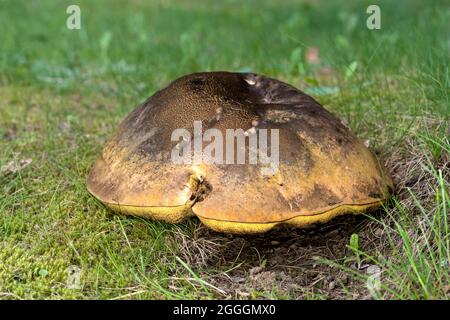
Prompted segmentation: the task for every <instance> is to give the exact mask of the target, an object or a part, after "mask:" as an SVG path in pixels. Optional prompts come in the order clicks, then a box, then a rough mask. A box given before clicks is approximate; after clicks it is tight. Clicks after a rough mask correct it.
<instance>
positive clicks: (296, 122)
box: [88, 72, 393, 233]
mask: <svg viewBox="0 0 450 320" xmlns="http://www.w3.org/2000/svg"><path fill="white" fill-rule="evenodd" d="M194 121H202V124H203V128H202V129H203V131H204V130H206V129H209V128H216V129H218V130H220V131H221V132H222V133H223V135H224V136H225V130H226V129H243V130H244V131H245V130H249V129H252V128H256V129H279V166H278V171H276V172H274V173H273V174H269V175H268V174H267V173H266V174H263V173H262V172H263V171H262V170H261V169H262V168H263V167H265V165H263V164H248V162H247V163H246V164H206V163H201V164H197V165H194V164H175V163H173V162H172V160H171V150H172V149H173V148H174V146H175V145H176V144H177V142H174V141H171V135H172V132H173V131H174V130H175V129H178V128H185V129H187V130H188V131H189V132H190V133H191V135H192V136H193V135H194V133H193V132H194V128H193V124H194ZM207 144H209V142H208V143H204V144H203V146H204V147H205V146H206V145H207ZM245 153H246V154H248V143H246V152H245ZM88 190H89V191H90V192H91V194H92V195H94V196H95V197H96V198H97V199H98V200H100V201H101V202H103V203H104V204H105V205H107V206H109V207H110V208H112V209H113V210H115V211H118V212H121V213H125V214H132V215H139V216H144V217H149V218H153V219H158V220H164V221H167V222H172V223H174V222H180V221H182V220H183V219H184V218H186V217H188V216H192V215H197V216H198V217H199V218H200V219H201V220H202V221H203V222H204V223H205V224H206V225H208V226H209V227H211V228H213V229H215V230H218V231H226V232H237V233H252V232H264V231H267V230H269V229H271V228H272V227H274V226H276V225H277V224H280V223H287V224H292V225H295V226H298V227H303V226H307V225H310V224H312V223H316V222H325V221H327V220H329V219H331V218H333V217H334V216H336V215H340V214H345V213H359V212H363V211H366V210H369V209H371V208H375V207H377V206H379V205H380V204H381V202H382V201H383V200H385V199H387V198H388V197H389V195H390V193H391V192H392V190H393V185H392V181H391V179H390V177H389V176H388V175H387V174H386V172H385V170H384V168H383V167H382V166H381V165H380V163H379V162H378V160H377V159H376V158H375V157H374V155H372V153H371V152H370V151H369V150H368V149H367V148H366V147H365V146H364V144H363V143H361V142H360V141H359V140H358V139H357V138H356V136H355V135H354V134H353V133H351V132H350V130H349V129H348V128H347V127H345V126H344V125H343V124H342V123H341V122H340V120H339V119H337V118H336V117H335V116H333V115H332V114H331V113H329V112H328V111H327V110H325V109H324V108H323V107H322V106H321V105H320V104H319V103H317V102H316V101H315V100H314V99H313V98H311V97H310V96H308V95H306V94H305V93H303V92H301V91H300V90H298V89H296V88H294V87H292V86H290V85H288V84H285V83H283V82H281V81H278V80H275V79H271V78H267V77H265V76H261V75H256V74H250V73H229V72H208V73H196V74H191V75H187V76H184V77H181V78H179V79H177V80H175V81H174V82H172V83H171V84H170V85H169V86H168V87H166V88H164V89H163V90H160V91H158V92H156V93H155V94H154V95H153V96H152V97H150V98H149V99H148V100H147V101H145V102H144V103H142V104H141V105H140V106H139V107H138V108H136V109H135V110H134V111H133V112H131V113H130V114H129V115H128V116H127V117H126V118H125V119H124V120H123V122H122V123H121V124H120V125H119V128H118V130H117V131H116V132H115V134H114V135H113V136H112V138H111V139H110V140H109V141H108V142H107V143H106V145H105V147H104V149H103V152H102V155H101V157H100V159H98V160H97V162H96V163H95V164H94V166H93V167H92V169H91V172H90V174H89V177H88Z"/></svg>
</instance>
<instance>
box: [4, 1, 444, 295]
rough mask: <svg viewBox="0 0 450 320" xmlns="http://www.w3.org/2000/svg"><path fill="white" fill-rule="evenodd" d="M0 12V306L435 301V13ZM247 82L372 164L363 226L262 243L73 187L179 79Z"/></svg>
mask: <svg viewBox="0 0 450 320" xmlns="http://www.w3.org/2000/svg"><path fill="white" fill-rule="evenodd" d="M71 4H74V3H73V2H72V1H50V0H47V1H13V0H6V1H5V0H1V1H0V30H1V33H0V299H176V298H181V299H210V298H219V299H232V298H237V299H257V298H266V299H450V272H449V267H450V231H449V208H450V196H449V188H450V141H449V139H450V138H449V137H450V121H449V117H450V99H449V95H450V73H449V61H450V59H449V56H450V35H449V30H450V6H449V5H448V2H446V1H444V0H442V1H419V0H411V1H409V0H408V1H407V0H404V1H377V4H378V5H379V7H380V8H381V29H380V30H369V29H368V28H367V27H366V19H367V18H368V16H369V15H368V14H367V13H366V9H367V7H368V6H369V5H370V4H373V1H356V0H355V1H345V2H342V1H336V0H332V1H325V0H322V1H320V0H317V1H314V0H309V1H306V0H305V1H283V2H281V1H274V0H265V1H259V0H258V1H256V0H254V1H245V2H244V1H234V0H233V1H231V0H230V1H220V2H219V1H203V2H200V1H193V0H192V1H181V0H178V1H172V0H160V1H151V2H149V1H143V0H142V1H138V0H131V1H118V0H116V1H106V0H99V1H77V2H76V4H78V5H79V6H80V8H81V29H79V30H69V29H68V28H67V27H66V19H67V18H68V14H67V13H66V8H67V7H68V6H69V5H71ZM212 70H227V71H252V72H256V73H261V74H265V75H268V76H270V77H274V78H278V79H280V80H283V81H285V82H288V83H290V84H292V85H294V86H296V87H298V88H300V89H302V90H304V91H305V92H307V93H308V94H310V95H312V96H313V97H314V98H315V99H317V100H318V101H319V102H320V103H322V104H323V105H324V106H325V108H327V109H328V110H329V111H331V112H332V113H334V114H335V115H337V116H338V117H340V118H341V119H342V121H343V122H344V123H345V124H346V125H347V126H348V127H350V128H351V129H352V131H353V132H354V133H355V134H356V135H357V136H358V137H359V138H360V139H361V140H362V141H364V142H365V143H366V145H368V146H369V148H370V149H371V150H372V151H373V152H374V153H375V154H376V155H377V156H378V157H379V159H380V160H381V161H382V162H383V163H384V164H385V165H386V167H387V168H388V170H389V172H390V173H391V175H392V177H393V179H394V182H395V184H396V191H395V195H394V197H393V198H392V199H391V200H390V201H389V203H386V205H385V206H384V207H383V208H382V209H380V210H378V211H376V212H372V213H370V214H368V215H361V216H346V217H342V218H337V219H334V220H332V221H331V222H329V223H327V224H324V225H321V226H317V227H314V228H312V229H305V230H295V229H289V228H284V227H282V228H279V229H277V230H274V231H271V232H269V233H267V234H263V235H254V236H238V235H227V234H220V233H215V232H212V231H210V230H208V229H206V228H205V227H204V226H202V225H201V224H200V223H199V221H198V220H196V219H191V220H189V221H186V222H185V223H182V224H179V225H168V224H164V223H161V222H154V221H149V220H144V219H140V218H130V217H124V216H119V215H116V214H114V213H112V212H111V211H109V210H108V209H106V208H105V207H103V206H102V205H101V204H100V203H99V202H98V201H96V200H95V199H94V198H93V197H92V196H90V195H89V193H88V192H87V190H86V177H87V174H88V172H89V168H90V166H91V165H92V163H93V162H94V160H95V159H96V158H97V157H98V156H99V154H100V151H101V149H102V146H103V144H104V143H105V141H106V140H107V139H108V137H109V136H110V135H111V134H112V133H113V131H114V129H115V128H116V127H117V125H118V123H119V122H120V120H121V119H123V118H124V117H125V115H127V114H128V113H129V112H130V111H131V110H133V109H134V108H135V107H136V106H137V105H138V104H139V103H141V102H142V101H144V100H145V99H146V98H147V97H149V96H150V95H151V94H153V93H154V92H155V91H156V90H158V89H160V88H162V87H164V86H166V85H167V84H168V83H169V82H170V81H171V80H174V79H176V78H177V77H179V76H181V75H184V74H188V73H192V72H196V71H212Z"/></svg>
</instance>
